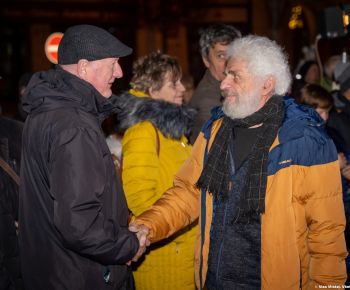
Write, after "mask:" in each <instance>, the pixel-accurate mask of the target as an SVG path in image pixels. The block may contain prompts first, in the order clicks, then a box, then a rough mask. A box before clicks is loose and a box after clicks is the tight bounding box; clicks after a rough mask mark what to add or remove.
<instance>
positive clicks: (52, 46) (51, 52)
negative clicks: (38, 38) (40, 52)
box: [45, 32, 63, 64]
mask: <svg viewBox="0 0 350 290" xmlns="http://www.w3.org/2000/svg"><path fill="white" fill-rule="evenodd" d="M62 37H63V33H61V32H55V33H52V34H50V35H49V37H48V38H47V39H46V41H45V54H46V57H47V58H48V60H49V61H50V62H52V63H53V64H57V60H58V53H57V52H58V45H59V44H60V41H61V39H62Z"/></svg>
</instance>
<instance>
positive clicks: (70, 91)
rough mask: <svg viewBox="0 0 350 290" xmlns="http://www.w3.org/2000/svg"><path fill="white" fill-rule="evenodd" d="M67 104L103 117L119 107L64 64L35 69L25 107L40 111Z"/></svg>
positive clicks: (34, 111) (27, 110) (99, 117)
mask: <svg viewBox="0 0 350 290" xmlns="http://www.w3.org/2000/svg"><path fill="white" fill-rule="evenodd" d="M65 107H67V108H72V107H77V108H79V109H82V110H84V111H86V112H89V113H92V114H94V115H96V116H97V117H98V119H99V120H101V121H102V120H103V119H105V118H106V117H107V116H108V115H110V114H112V113H113V112H115V111H116V110H117V108H116V107H115V106H114V105H113V103H112V101H110V99H108V98H105V97H103V96H102V95H101V94H100V93H99V92H98V91H97V90H96V89H95V88H94V87H93V86H92V85H91V84H89V83H88V82H86V81H84V80H81V79H80V78H78V77H76V76H75V75H73V74H71V73H69V72H67V71H65V70H63V69H62V68H61V67H60V66H56V68H55V69H52V70H48V71H43V72H38V73H35V74H34V75H33V77H32V78H31V80H30V82H29V84H28V87H27V89H26V93H25V96H24V98H23V108H24V110H25V111H26V112H27V113H40V112H45V111H51V110H55V109H59V108H65Z"/></svg>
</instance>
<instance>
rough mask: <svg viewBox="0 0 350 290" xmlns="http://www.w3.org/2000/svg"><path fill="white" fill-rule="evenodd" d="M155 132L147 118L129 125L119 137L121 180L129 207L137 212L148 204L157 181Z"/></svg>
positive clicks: (154, 191) (155, 193) (152, 199)
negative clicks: (121, 146)
mask: <svg viewBox="0 0 350 290" xmlns="http://www.w3.org/2000/svg"><path fill="white" fill-rule="evenodd" d="M156 142H157V141H156V133H155V130H154V127H153V126H152V124H150V123H149V122H142V123H139V124H136V125H134V126H133V127H130V128H129V129H128V130H127V131H126V132H125V135H124V137H123V140H122V145H123V153H122V154H123V164H122V166H123V170H122V180H123V187H124V192H125V195H126V198H127V201H128V206H129V209H130V210H131V211H132V212H133V214H134V215H136V216H137V215H139V214H140V213H142V212H143V211H145V210H146V209H147V208H148V207H149V206H150V205H152V204H153V203H154V202H155V201H156V200H157V199H158V197H159V196H157V184H158V183H159V174H160V173H159V158H158V155H157V145H156Z"/></svg>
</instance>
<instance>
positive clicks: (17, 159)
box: [0, 114, 24, 290]
mask: <svg viewBox="0 0 350 290" xmlns="http://www.w3.org/2000/svg"><path fill="white" fill-rule="evenodd" d="M22 130H23V124H22V123H21V122H18V121H15V120H10V119H8V118H5V117H3V116H1V114H0V158H1V162H2V164H4V163H6V164H7V166H9V167H10V168H11V170H13V171H14V173H15V175H17V176H18V175H19V170H20V166H21V144H22ZM7 170H8V169H7ZM7 170H5V169H4V168H3V167H2V166H0V289H1V290H22V289H24V288H23V281H22V276H21V272H20V258H19V250H18V239H17V234H16V231H17V225H18V223H17V221H18V189H19V187H18V184H17V181H18V180H17V181H16V178H15V177H11V175H10V173H8V171H7ZM11 170H10V171H11Z"/></svg>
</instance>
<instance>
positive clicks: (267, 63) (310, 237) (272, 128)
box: [131, 35, 347, 290]
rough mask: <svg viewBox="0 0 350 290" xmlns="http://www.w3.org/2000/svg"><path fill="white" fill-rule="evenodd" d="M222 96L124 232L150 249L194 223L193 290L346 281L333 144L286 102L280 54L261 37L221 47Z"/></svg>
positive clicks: (313, 118)
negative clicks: (161, 187) (174, 169)
mask: <svg viewBox="0 0 350 290" xmlns="http://www.w3.org/2000/svg"><path fill="white" fill-rule="evenodd" d="M225 75H226V76H225V79H224V80H223V81H222V82H221V90H222V94H223V96H224V97H225V100H224V103H223V106H222V108H221V107H218V108H217V109H216V110H215V111H214V112H213V115H212V117H211V119H210V120H209V121H208V122H207V123H206V125H205V126H204V129H203V131H202V132H201V134H200V135H199V137H198V139H197V140H196V143H195V144H194V147H193V151H192V155H191V157H190V158H189V160H187V162H186V163H185V164H184V166H183V167H182V168H181V169H180V171H179V172H178V173H177V175H176V177H175V181H174V187H173V188H171V189H169V190H167V191H166V192H165V193H164V195H163V196H162V197H161V198H160V199H159V200H158V201H157V202H156V203H155V204H154V205H153V206H152V207H151V208H150V209H149V210H148V211H146V212H144V213H143V214H141V215H140V216H138V217H137V219H136V220H135V221H134V222H133V223H132V224H131V228H132V230H133V231H136V230H138V231H143V230H148V229H149V232H150V234H149V238H150V240H151V241H152V242H155V241H158V240H161V239H163V238H165V237H169V236H171V235H172V234H173V233H175V232H176V231H177V230H179V229H181V228H183V227H185V226H186V225H188V224H190V223H191V222H192V221H194V220H195V219H196V218H198V217H199V225H200V231H199V234H198V239H197V243H196V249H195V268H196V271H195V274H196V277H195V278H196V284H197V287H198V289H208V290H212V289H220V290H221V289H228V290H231V289H240V290H241V289H249V290H254V289H265V290H267V289H268V290H275V289H276V290H277V289H315V288H327V287H332V288H338V287H341V285H343V284H344V282H345V280H346V269H345V263H344V259H345V257H346V255H347V252H346V247H345V240H344V233H343V232H344V225H345V218H344V209H343V204H342V193H341V182H340V175H339V164H338V159H337V152H336V149H335V146H334V144H333V143H332V141H331V140H330V138H329V137H328V136H327V134H326V133H325V131H324V128H323V122H322V120H321V119H320V118H319V117H318V115H317V114H316V113H315V112H314V111H313V110H312V109H308V108H306V107H300V106H298V105H297V104H295V103H294V101H293V100H292V99H290V98H288V97H283V96H284V94H286V92H287V91H288V88H289V86H290V82H291V75H290V71H289V66H288V62H287V57H286V55H285V54H284V52H283V50H282V48H281V47H280V46H279V45H277V44H276V43H275V42H274V41H271V40H269V39H268V38H265V37H259V36H252V35H250V36H246V37H243V38H239V39H236V40H235V41H234V42H233V44H232V45H230V47H229V49H228V60H227V64H226V68H225Z"/></svg>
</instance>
